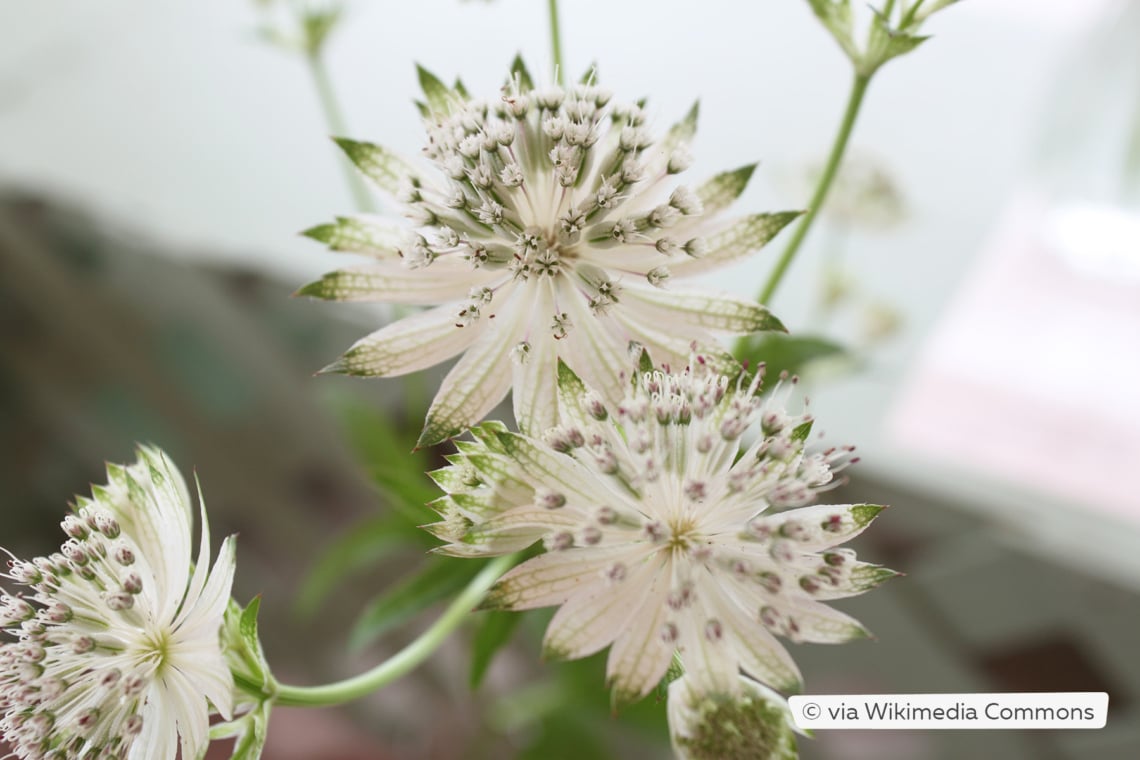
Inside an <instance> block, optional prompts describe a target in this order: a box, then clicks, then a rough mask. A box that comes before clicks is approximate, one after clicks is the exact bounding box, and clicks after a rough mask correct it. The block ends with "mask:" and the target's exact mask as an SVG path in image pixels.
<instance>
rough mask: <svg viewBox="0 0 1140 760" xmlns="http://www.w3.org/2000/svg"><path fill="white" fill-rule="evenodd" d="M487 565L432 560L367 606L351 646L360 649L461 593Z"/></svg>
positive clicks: (436, 557) (464, 561) (355, 627)
mask: <svg viewBox="0 0 1140 760" xmlns="http://www.w3.org/2000/svg"><path fill="white" fill-rule="evenodd" d="M483 564H484V563H482V562H476V561H472V560H469V559H455V558H452V557H442V556H439V555H433V556H431V557H429V558H428V560H427V561H426V562H425V563H424V566H423V567H422V568H421V569H420V571H419V572H417V573H415V574H413V575H410V576H408V577H406V578H404V579H403V580H401V581H400V582H399V583H397V584H396V585H395V586H393V587H392V588H390V589H388V590H387V591H385V592H384V593H382V594H380V595H379V596H377V597H376V598H375V599H373V600H372V602H370V603H369V604H368V606H367V607H365V609H364V612H363V613H362V614H361V616H360V618H359V619H358V620H357V622H356V625H355V626H353V629H352V632H351V633H350V634H349V646H350V647H351V648H353V649H360V648H361V647H364V646H366V645H368V644H370V643H371V642H373V641H375V640H376V639H377V638H378V637H380V636H382V635H383V634H385V633H387V632H388V631H390V630H392V629H393V628H395V627H397V626H399V625H401V624H403V623H406V622H408V621H409V620H411V619H412V618H413V617H414V616H415V615H417V614H418V613H420V612H422V611H424V610H426V609H427V608H428V607H430V606H431V605H433V604H435V603H436V602H440V601H443V600H444V599H447V598H448V597H450V596H452V595H454V594H456V593H458V592H459V591H461V590H462V589H463V588H464V587H465V586H466V585H467V584H468V583H469V582H470V581H471V579H472V578H474V577H475V575H476V574H477V573H478V572H479V570H480V569H482V567H483Z"/></svg>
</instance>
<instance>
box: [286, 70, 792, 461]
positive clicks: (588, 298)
mask: <svg viewBox="0 0 1140 760" xmlns="http://www.w3.org/2000/svg"><path fill="white" fill-rule="evenodd" d="M420 80H421V83H422V84H423V86H424V91H425V93H426V97H427V103H426V104H422V112H423V114H424V123H425V126H426V128H427V132H428V143H427V146H426V147H425V149H424V154H425V156H426V157H427V158H428V159H430V160H431V161H432V162H434V164H435V165H436V168H437V169H438V170H439V173H438V174H437V175H436V176H435V177H432V176H430V175H421V174H420V173H419V172H418V171H417V170H416V169H415V168H414V167H412V166H411V165H410V164H408V163H407V162H405V161H403V160H402V159H399V158H398V157H396V156H395V155H393V154H392V153H390V152H389V151H387V150H385V149H384V148H381V147H379V146H376V145H371V144H368V143H360V142H353V141H349V140H339V141H338V143H339V144H340V146H341V147H342V148H343V149H344V150H345V151H346V153H347V154H348V156H349V158H350V159H351V160H352V161H353V162H354V163H355V164H356V165H357V166H358V167H359V168H360V169H361V170H362V171H363V172H364V173H365V174H366V175H367V176H368V177H369V178H371V179H372V180H373V181H374V182H375V184H376V185H378V186H379V187H380V188H382V189H385V190H387V191H389V192H390V193H392V194H394V195H395V196H396V197H397V199H398V200H399V201H401V202H402V203H404V204H405V206H406V209H407V216H408V217H409V218H410V219H411V221H412V222H413V224H414V225H415V229H408V228H400V227H396V226H394V225H390V224H387V223H385V222H383V221H380V220H377V219H372V218H342V219H339V220H337V221H336V222H335V223H333V224H327V225H321V226H319V227H315V228H313V229H311V230H308V231H307V233H306V234H308V235H309V236H311V237H313V238H316V239H317V240H320V241H323V242H325V243H327V244H328V245H329V246H330V247H331V248H333V249H335V250H344V251H353V252H356V253H363V254H367V255H369V256H371V257H372V258H373V261H372V262H371V263H369V264H367V265H364V266H361V267H357V268H354V269H345V270H340V271H336V272H332V273H330V274H328V275H326V276H325V277H324V278H323V279H321V280H319V281H317V282H314V283H311V284H310V285H307V286H305V287H304V288H302V289H301V290H300V291H298V293H299V294H302V295H308V296H314V297H317V298H326V299H333V300H343V301H381V302H387V303H395V304H420V305H432V304H441V305H438V306H435V308H432V309H430V310H428V311H425V312H423V313H420V314H416V315H414V316H410V317H405V318H404V319H401V320H399V321H397V322H395V323H393V324H391V325H388V326H387V327H384V328H383V329H380V330H378V331H377V332H374V333H372V334H371V335H369V336H367V337H365V338H363V339H362V340H360V341H358V342H357V343H356V344H355V345H353V346H352V347H351V348H350V349H349V351H348V352H347V353H346V354H345V355H344V356H343V357H342V358H341V359H340V360H339V361H337V362H336V363H334V364H333V365H331V366H330V367H328V368H327V370H326V371H335V372H343V373H347V374H353V375H374V376H393V375H401V374H405V373H408V372H414V371H416V370H420V369H423V368H425V367H430V366H432V365H434V364H437V363H439V362H441V361H444V360H446V359H448V358H449V357H452V356H455V355H456V354H463V356H462V358H461V359H460V360H459V362H458V364H456V366H455V367H454V368H453V369H452V370H451V372H450V374H449V375H448V376H447V378H446V379H445V380H444V382H443V385H442V387H441V388H440V389H439V392H438V394H437V395H436V398H435V402H434V404H433V405H432V407H431V409H430V411H429V412H428V417H427V422H426V425H425V429H424V432H423V436H422V437H421V439H420V443H421V445H426V444H431V443H436V442H439V441H441V440H444V439H446V438H448V437H450V436H453V435H456V434H458V433H460V432H462V431H463V430H465V429H466V428H468V427H469V426H470V425H472V424H474V423H476V422H478V421H479V420H480V419H482V418H483V417H484V416H485V415H486V414H487V412H489V411H490V410H491V409H492V408H493V407H494V406H495V405H496V404H497V403H498V402H499V401H501V400H502V399H503V398H504V397H505V396H506V394H507V392H508V391H509V390H510V389H511V388H512V387H513V388H514V396H513V403H514V412H515V417H516V419H517V420H518V423H519V425H520V427H521V429H522V430H523V431H524V432H531V433H541V431H543V430H545V429H546V428H547V427H549V426H551V425H553V424H554V423H555V422H556V404H555V402H554V396H555V386H556V380H555V376H554V370H555V364H556V359H557V358H561V359H562V360H563V361H565V362H566V363H567V364H569V365H570V366H571V367H573V368H574V370H575V371H576V372H577V373H579V374H580V375H581V376H582V377H583V378H585V379H586V380H587V381H589V382H590V383H591V384H592V385H593V386H594V387H595V388H597V389H598V391H599V392H600V393H602V394H603V396H604V397H605V398H606V399H608V400H610V401H617V400H618V399H619V398H621V394H622V389H621V386H620V383H619V381H618V379H617V378H618V375H619V374H620V373H621V371H622V369H623V368H624V367H625V366H626V364H627V361H628V355H629V354H628V351H629V346H630V344H631V343H634V344H637V345H639V346H646V347H648V348H649V349H650V350H651V351H652V352H653V355H654V356H656V357H659V358H660V359H661V360H663V361H672V362H675V363H683V361H684V359H685V357H687V356H688V353H689V350H690V349H689V347H690V345H691V344H692V343H693V342H694V341H697V342H698V343H699V344H700V345H701V346H702V350H703V351H704V352H705V353H706V354H707V355H708V356H709V357H710V359H711V358H712V357H713V356H716V357H717V359H718V360H725V361H727V360H728V359H729V357H728V356H727V354H725V352H724V351H723V349H721V348H719V346H718V345H717V343H716V340H715V337H714V333H717V332H727V333H751V332H755V331H758V330H773V329H783V328H782V326H781V325H780V323H779V322H778V321H777V320H776V319H775V318H774V317H773V316H771V315H770V314H769V313H768V311H767V310H766V309H765V308H764V307H762V306H760V305H758V304H756V303H753V302H751V301H747V300H744V299H741V298H737V297H734V296H729V295H722V294H716V293H709V292H704V291H700V290H692V289H686V288H684V287H677V286H675V281H676V280H677V279H679V278H683V277H688V276H690V275H694V274H697V273H700V272H704V271H707V270H709V269H712V268H714V267H717V266H720V265H723V264H725V263H728V262H731V261H734V260H736V259H739V258H740V257H741V256H744V255H745V254H748V253H750V252H752V251H755V250H758V249H759V248H761V247H762V246H763V245H764V244H765V243H767V242H768V240H770V239H771V238H772V237H773V236H774V235H776V233H778V232H779V231H780V230H781V229H782V228H783V227H784V226H785V225H786V224H787V223H788V222H790V221H791V220H792V219H794V218H795V217H796V216H797V213H796V212H785V213H775V214H753V215H750V216H745V217H742V218H741V217H736V218H725V217H724V216H722V214H721V212H722V211H724V210H725V209H726V208H727V207H728V206H729V205H730V204H731V203H732V201H733V200H735V199H736V197H737V196H738V195H739V194H740V193H741V192H742V191H743V190H744V187H745V185H746V184H747V182H748V180H749V178H750V177H751V175H752V171H753V169H754V168H755V165H750V166H745V167H742V168H740V169H737V170H735V171H730V172H725V173H723V174H720V175H717V176H715V177H713V178H712V179H710V180H708V181H706V182H705V183H703V184H701V185H699V186H697V188H696V189H695V190H694V189H690V188H689V187H688V186H686V185H683V184H678V182H677V179H678V177H679V175H680V174H681V173H682V172H683V171H684V170H685V169H686V168H687V167H688V166H689V164H690V162H691V158H690V155H689V152H688V147H687V146H688V143H689V141H690V140H691V138H692V137H693V135H694V133H695V131H696V121H697V108H696V106H694V107H693V109H692V110H691V111H690V112H689V114H688V115H687V116H686V117H685V119H684V120H682V121H681V122H680V123H678V124H676V125H675V126H674V127H672V128H671V129H670V130H668V131H667V132H666V133H665V135H664V136H662V137H660V138H655V137H654V135H653V134H652V132H651V131H650V130H649V128H648V126H647V116H646V113H645V111H644V110H643V108H642V107H641V106H640V105H634V104H617V103H615V102H613V101H612V99H611V96H610V93H609V92H607V91H606V90H603V89H601V88H600V87H597V86H594V85H593V84H579V85H575V86H572V87H568V88H565V89H564V88H561V87H551V88H548V89H544V90H539V89H535V87H534V86H533V85H532V83H531V81H530V77H529V75H528V74H527V73H526V71H525V69H523V68H522V67H521V64H519V63H516V67H515V73H514V77H513V80H512V82H511V83H510V84H509V85H508V86H507V87H505V88H504V90H503V92H502V95H501V97H498V98H494V99H492V100H474V99H471V98H469V97H468V96H467V94H466V92H465V90H464V89H463V88H462V86H461V85H459V84H457V85H456V86H455V87H454V88H449V87H446V86H445V85H443V84H442V83H441V82H440V81H439V80H438V79H436V78H435V77H434V76H432V75H431V74H428V73H427V72H425V71H423V70H421V72H420ZM440 175H442V176H440ZM638 350H639V349H638Z"/></svg>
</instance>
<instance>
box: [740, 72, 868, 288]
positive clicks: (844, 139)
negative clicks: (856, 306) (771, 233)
mask: <svg viewBox="0 0 1140 760" xmlns="http://www.w3.org/2000/svg"><path fill="white" fill-rule="evenodd" d="M870 81H871V77H870V75H864V74H858V73H857V74H856V75H855V78H854V80H853V81H852V83H851V93H850V94H849V95H848V96H847V108H846V109H845V110H844V112H843V120H842V121H841V122H840V123H839V132H838V133H837V134H836V135H835V141H834V142H833V143H832V145H831V153H830V154H828V156H827V163H826V164H825V165H824V168H823V173H822V174H820V177H819V181H818V182H817V183H816V186H815V192H814V193H812V196H811V200H810V201H808V209H807V213H806V214H804V218H803V221H801V222H800V223H799V225H798V226H797V227H796V230H795V232H794V233H793V234H792V239H791V240H789V241H788V245H787V247H785V248H784V252H783V253H781V254H780V258H779V260H778V261H777V262H776V268H775V269H773V270H772V274H770V275H769V276H768V281H767V282H766V283H765V284H764V289H763V290H761V291H760V295H759V297H758V298H757V300H758V301H759V302H760V303H762V304H768V303H769V302H770V301H771V299H772V296H773V295H775V293H776V288H778V287H779V286H780V281H781V280H782V279H783V278H784V273H785V272H787V271H788V266H789V265H790V264H791V263H792V259H794V258H795V256H796V253H797V252H798V251H799V249H800V246H801V245H803V242H804V239H805V238H806V237H807V233H808V230H809V229H811V225H812V223H813V222H814V221H815V218H816V217H817V216H818V215H819V210H820V208H821V207H822V206H823V204H824V201H826V200H827V193H828V191H829V190H830V189H831V184H832V182H833V181H834V179H835V175H836V174H837V173H838V171H839V165H840V164H841V163H842V162H843V154H844V153H845V152H846V151H847V143H848V141H849V140H850V139H851V131H852V130H853V129H854V127H855V119H856V117H857V116H858V115H859V108H860V107H861V106H862V105H863V96H864V95H866V93H867V85H868V84H869V83H870Z"/></svg>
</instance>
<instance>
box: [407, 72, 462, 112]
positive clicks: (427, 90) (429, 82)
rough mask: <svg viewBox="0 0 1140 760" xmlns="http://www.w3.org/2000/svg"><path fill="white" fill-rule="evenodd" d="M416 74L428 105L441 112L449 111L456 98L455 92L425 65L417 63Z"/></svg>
mask: <svg viewBox="0 0 1140 760" xmlns="http://www.w3.org/2000/svg"><path fill="white" fill-rule="evenodd" d="M416 76H417V77H419V80H420V89H422V90H423V91H424V98H426V99H427V103H428V106H430V107H431V108H432V109H433V110H435V111H437V112H439V113H449V112H450V110H451V105H452V103H453V101H454V99H455V93H454V92H452V91H451V89H450V88H449V87H448V86H447V85H445V84H444V83H443V82H442V81H440V79H439V77H437V76H436V75H435V74H433V73H431V72H430V71H428V70H427V69H425V68H424V67H423V66H421V65H419V64H418V63H417V64H416Z"/></svg>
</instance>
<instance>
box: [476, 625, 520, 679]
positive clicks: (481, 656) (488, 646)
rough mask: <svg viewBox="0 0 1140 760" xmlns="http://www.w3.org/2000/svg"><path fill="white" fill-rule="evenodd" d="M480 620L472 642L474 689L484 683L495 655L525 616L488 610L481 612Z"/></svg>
mask: <svg viewBox="0 0 1140 760" xmlns="http://www.w3.org/2000/svg"><path fill="white" fill-rule="evenodd" d="M479 615H480V620H479V623H478V627H477V628H476V629H475V636H474V638H473V639H472V643H471V676H470V683H471V688H472V690H474V689H478V688H479V685H480V684H482V683H483V677H484V676H485V675H486V674H487V669H488V668H489V667H490V666H491V662H492V661H493V660H494V658H495V655H496V654H498V652H499V651H500V650H501V649H502V648H503V647H504V646H506V645H507V644H509V643H510V640H511V637H512V636H514V633H515V630H516V629H517V628H518V624H519V622H520V621H521V620H522V618H523V616H522V615H521V614H519V613H517V612H500V611H498V610H488V611H485V612H481V613H479Z"/></svg>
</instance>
